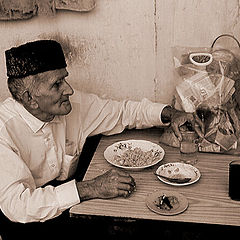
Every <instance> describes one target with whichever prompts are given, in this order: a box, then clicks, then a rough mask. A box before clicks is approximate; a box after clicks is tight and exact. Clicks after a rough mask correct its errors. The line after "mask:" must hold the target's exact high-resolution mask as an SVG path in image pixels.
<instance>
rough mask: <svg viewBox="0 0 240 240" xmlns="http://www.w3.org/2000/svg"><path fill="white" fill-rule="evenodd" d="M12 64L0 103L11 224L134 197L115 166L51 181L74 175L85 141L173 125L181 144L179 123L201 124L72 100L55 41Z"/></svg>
mask: <svg viewBox="0 0 240 240" xmlns="http://www.w3.org/2000/svg"><path fill="white" fill-rule="evenodd" d="M6 65H7V76H8V87H9V90H10V92H11V94H12V97H9V98H8V99H6V100H5V101H4V102H3V103H2V104H1V106H0V124H1V128H0V207H1V210H2V212H3V213H4V215H5V216H7V218H9V219H10V220H11V221H13V222H22V223H27V222H38V221H40V222H43V221H46V220H48V219H52V218H55V217H57V216H59V215H60V214H61V213H62V212H63V211H64V210H66V209H68V208H70V207H71V206H73V205H75V204H78V203H80V202H82V201H84V200H88V199H93V198H113V197H128V196H129V195H130V194H131V193H132V191H133V190H134V189H135V181H134V179H133V178H132V177H131V176H130V174H129V173H126V172H123V171H120V170H116V169H114V170H110V171H107V172H105V173H104V174H103V175H100V176H98V177H96V178H95V179H92V180H89V181H76V180H75V179H73V180H69V181H65V182H64V183H62V184H60V185H58V186H56V187H54V186H52V185H50V184H48V182H49V181H51V180H53V179H58V180H67V179H69V178H70V177H71V176H72V175H73V174H74V172H75V170H76V166H77V164H78V157H79V155H80V153H81V151H82V148H83V145H84V143H85V140H86V138H87V137H89V136H93V135H97V134H105V135H110V134H117V133H120V132H122V131H123V130H124V129H125V128H146V127H152V126H163V125H164V124H168V123H170V122H171V123H172V126H173V129H174V131H175V133H176V135H177V136H178V137H179V139H181V135H180V133H179V130H178V127H179V126H180V125H182V124H184V123H185V122H186V121H189V122H191V123H192V125H193V126H195V118H194V117H193V115H192V114H186V113H183V112H179V111H177V110H174V109H172V108H170V107H169V106H167V105H164V104H160V103H153V102H151V101H149V100H147V99H143V100H142V101H141V102H135V101H121V102H118V101H113V100H109V99H101V98H99V97H98V96H96V95H94V94H86V93H82V92H76V93H75V94H74V95H73V93H74V91H73V89H72V88H71V86H70V85H69V84H68V83H67V81H66V77H67V76H68V72H67V70H66V62H65V58H64V54H63V51H62V48H61V46H60V44H59V43H57V42H55V41H52V40H40V41H35V42H30V43H27V44H24V45H21V46H19V47H16V48H11V49H10V50H7V51H6ZM71 95H73V96H72V97H71V98H72V99H71V102H72V103H70V96H71ZM196 121H197V122H198V124H199V125H201V122H200V121H199V119H196Z"/></svg>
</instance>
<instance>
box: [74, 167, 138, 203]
mask: <svg viewBox="0 0 240 240" xmlns="http://www.w3.org/2000/svg"><path fill="white" fill-rule="evenodd" d="M135 187H136V184H135V181H134V179H133V177H132V176H131V175H130V174H128V173H126V172H124V171H121V170H118V169H111V170H109V171H107V172H105V173H104V174H102V175H99V176H97V177H96V178H94V179H92V180H89V181H83V182H78V183H77V189H78V193H79V197H80V200H81V201H83V200H88V199H92V198H114V197H118V196H122V197H128V196H129V195H130V194H131V193H132V192H133V190H134V189H135Z"/></svg>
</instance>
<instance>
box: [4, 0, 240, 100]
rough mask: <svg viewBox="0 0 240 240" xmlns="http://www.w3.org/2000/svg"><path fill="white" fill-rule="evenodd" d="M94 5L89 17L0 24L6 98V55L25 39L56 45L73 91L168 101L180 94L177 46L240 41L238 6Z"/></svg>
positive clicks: (168, 1) (230, 2)
mask: <svg viewBox="0 0 240 240" xmlns="http://www.w3.org/2000/svg"><path fill="white" fill-rule="evenodd" d="M96 2H97V6H96V8H95V9H94V10H93V11H91V12H88V13H78V12H71V11H58V12H57V14H56V16H55V17H47V18H46V17H34V18H33V19H30V20H25V21H12V22H4V21H2V22H0V38H1V44H0V66H1V71H0V83H1V85H2V87H1V89H0V100H3V99H4V98H5V97H7V96H8V95H9V94H8V90H7V86H6V69H5V59H4V51H5V50H6V49H8V48H10V47H12V46H16V45H19V44H22V43H25V42H27V41H32V40H36V39H56V40H58V41H59V42H60V43H61V44H62V46H63V49H64V52H65V55H66V58H67V62H68V71H69V73H70V75H69V78H68V80H69V82H70V83H71V84H72V85H73V86H74V87H75V88H78V89H83V90H86V91H90V92H94V93H97V94H99V95H102V96H106V97H111V98H114V99H123V98H129V99H136V100H140V99H141V98H142V97H147V98H149V99H151V100H154V101H161V102H166V103H168V102H170V101H171V98H172V93H173V91H174V88H175V85H174V84H175V82H174V75H173V64H172V52H171V47H172V46H174V45H184V46H210V45H211V43H212V41H213V39H214V38H215V37H216V36H218V35H219V34H222V33H230V34H234V35H235V36H236V37H237V38H239V39H240V28H239V27H240V26H239V1H238V0H96Z"/></svg>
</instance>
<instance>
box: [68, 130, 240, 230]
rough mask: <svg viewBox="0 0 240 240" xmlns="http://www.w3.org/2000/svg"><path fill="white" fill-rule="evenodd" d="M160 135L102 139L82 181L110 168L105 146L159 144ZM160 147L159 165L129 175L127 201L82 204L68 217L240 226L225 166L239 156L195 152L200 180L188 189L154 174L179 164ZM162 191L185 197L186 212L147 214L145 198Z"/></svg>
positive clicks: (239, 204) (173, 152)
mask: <svg viewBox="0 0 240 240" xmlns="http://www.w3.org/2000/svg"><path fill="white" fill-rule="evenodd" d="M159 134H160V131H159V129H156V128H153V129H145V130H127V131H125V132H124V133H122V134H118V135H114V136H107V137H105V136H104V137H102V139H101V141H100V143H99V145H98V148H97V150H96V152H95V155H94V157H93V159H92V161H91V163H90V165H89V167H88V170H87V172H86V175H85V177H84V180H87V179H92V178H94V177H95V176H97V175H99V174H102V173H103V172H105V171H106V170H108V169H111V168H113V166H112V165H110V164H109V163H108V162H107V161H106V160H105V159H104V156H103V152H104V150H105V149H106V147H107V146H109V145H111V144H112V143H115V142H117V141H121V140H127V139H143V140H149V141H152V142H154V143H159ZM160 145H161V146H162V147H163V148H164V150H165V156H164V159H163V160H162V161H161V162H159V163H158V164H157V165H155V166H154V167H151V168H147V169H144V170H141V171H131V172H130V173H131V175H132V176H133V177H134V179H135V181H136V185H137V190H136V191H135V192H134V193H133V194H132V195H131V196H130V197H129V198H115V199H110V200H104V199H94V200H90V201H86V202H82V203H80V204H78V205H75V206H74V207H72V208H71V209H70V215H71V216H108V217H113V218H126V219H144V220H157V221H170V222H181V223H183V222H185V223H200V224H201V223H203V224H217V225H221V226H222V225H228V226H240V201H233V200H231V199H230V198H229V196H228V166H229V163H230V162H231V161H232V160H236V159H240V156H232V155H224V154H214V153H198V162H197V163H196V164H195V165H194V166H195V167H197V168H198V169H199V170H200V172H201V178H200V180H199V181H198V182H196V183H194V184H192V185H188V186H181V187H180V186H171V185H167V184H165V183H163V182H161V181H160V180H159V179H158V178H157V177H156V176H155V175H154V172H155V170H156V169H157V168H158V167H159V166H160V165H162V164H164V163H168V162H176V161H179V158H180V154H179V150H178V149H177V148H172V147H169V146H166V145H164V144H160ZM163 189H165V190H171V191H178V192H179V193H182V194H183V195H184V196H186V197H187V199H188V202H189V207H188V209H187V210H186V211H185V212H183V213H182V214H179V215H175V216H163V215H159V214H156V213H154V212H152V211H150V210H149V208H148V207H147V206H146V203H145V200H146V197H147V196H148V194H150V193H152V192H153V191H155V190H163Z"/></svg>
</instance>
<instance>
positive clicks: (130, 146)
mask: <svg viewBox="0 0 240 240" xmlns="http://www.w3.org/2000/svg"><path fill="white" fill-rule="evenodd" d="M136 148H139V153H136V154H135V156H133V155H128V156H127V154H133V150H134V149H135V151H137V150H136ZM148 151H150V152H148ZM146 152H148V154H149V156H150V157H149V158H147V153H146ZM164 154H165V151H164V149H163V148H162V147H160V146H159V145H158V144H156V143H153V142H150V141H145V140H132V139H131V140H126V141H119V142H116V143H114V144H112V145H110V146H108V147H107V148H106V150H105V151H104V157H105V159H106V160H107V161H108V162H109V163H110V164H112V165H114V166H116V167H120V168H124V169H129V170H140V169H144V168H147V167H151V166H153V165H155V164H157V163H158V162H160V161H161V160H162V159H163V157H164ZM129 159H130V160H131V161H130V164H127V163H128V161H127V160H129ZM140 159H141V160H140ZM147 159H149V161H147ZM134 160H136V161H134ZM135 163H137V164H135Z"/></svg>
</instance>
